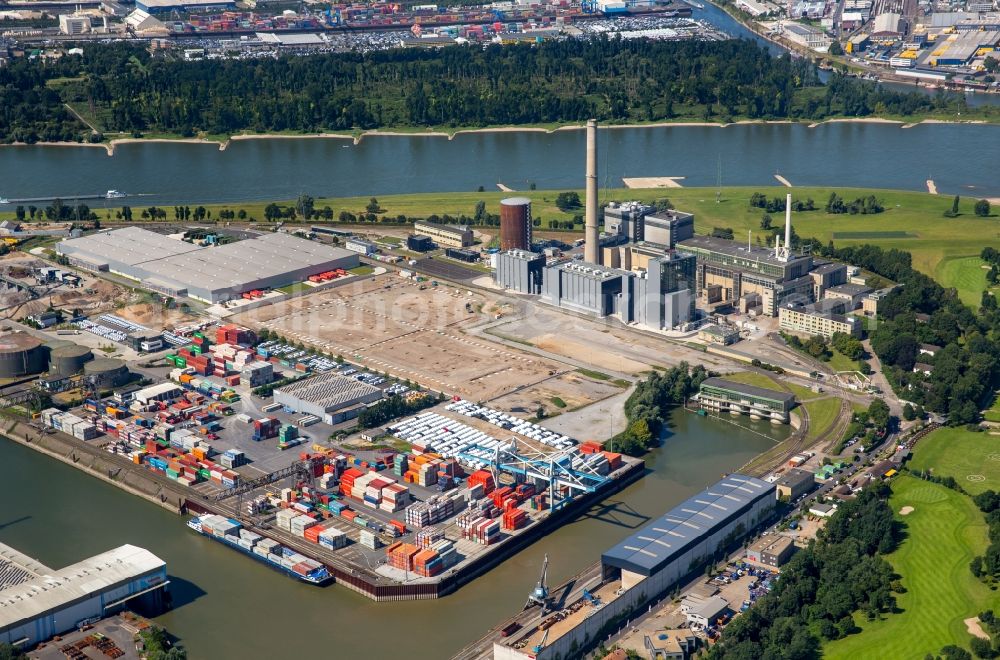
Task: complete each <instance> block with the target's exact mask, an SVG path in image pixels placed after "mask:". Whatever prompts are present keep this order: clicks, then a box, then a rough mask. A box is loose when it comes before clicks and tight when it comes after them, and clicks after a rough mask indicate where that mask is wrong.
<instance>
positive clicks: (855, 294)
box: [824, 283, 872, 311]
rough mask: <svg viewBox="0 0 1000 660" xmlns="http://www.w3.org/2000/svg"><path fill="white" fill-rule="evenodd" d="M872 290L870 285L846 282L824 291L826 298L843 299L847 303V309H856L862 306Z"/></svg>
mask: <svg viewBox="0 0 1000 660" xmlns="http://www.w3.org/2000/svg"><path fill="white" fill-rule="evenodd" d="M871 292H872V288H871V287H870V286H865V285H864V284H850V283H845V284H838V285H836V286H832V287H830V288H828V289H827V290H826V291H825V293H824V298H830V299H833V300H843V301H845V302H846V303H847V311H854V310H855V309H858V308H860V307H861V303H862V301H863V300H864V299H865V296H867V295H868V294H869V293H871Z"/></svg>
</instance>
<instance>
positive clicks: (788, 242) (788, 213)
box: [785, 193, 792, 259]
mask: <svg viewBox="0 0 1000 660" xmlns="http://www.w3.org/2000/svg"><path fill="white" fill-rule="evenodd" d="M791 249H792V194H791V193H788V195H786V196H785V257H786V258H788V259H790V258H791V256H792V253H791Z"/></svg>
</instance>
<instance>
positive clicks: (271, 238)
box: [142, 233, 351, 289]
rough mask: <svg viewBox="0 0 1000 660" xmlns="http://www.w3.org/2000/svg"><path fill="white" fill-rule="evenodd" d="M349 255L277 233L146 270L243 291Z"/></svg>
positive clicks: (167, 277) (180, 257)
mask: <svg viewBox="0 0 1000 660" xmlns="http://www.w3.org/2000/svg"><path fill="white" fill-rule="evenodd" d="M349 255H351V253H350V252H348V251H347V250H342V249H340V248H335V247H330V246H327V245H324V244H322V243H314V242H312V241H308V240H305V239H302V238H297V237H295V236H290V235H288V234H277V233H275V234H264V235H262V236H259V237H257V238H254V239H250V240H245V241H237V242H235V243H227V244H226V245H220V246H219V247H215V248H208V249H204V250H197V251H195V252H187V253H185V254H179V255H176V256H174V257H172V258H169V259H160V260H157V261H152V262H149V263H144V264H142V268H143V270H145V271H147V272H148V273H150V275H152V276H156V277H159V278H160V279H163V280H168V281H169V280H172V281H174V282H178V283H180V284H184V285H187V286H189V287H200V288H206V289H222V288H230V287H235V288H239V287H240V285H241V284H243V283H245V282H253V281H255V280H260V279H265V278H269V277H278V276H280V275H282V274H283V273H288V272H292V271H294V270H298V269H299V268H303V267H305V266H308V265H310V264H315V263H322V262H325V261H328V260H330V259H337V258H339V257H343V256H349Z"/></svg>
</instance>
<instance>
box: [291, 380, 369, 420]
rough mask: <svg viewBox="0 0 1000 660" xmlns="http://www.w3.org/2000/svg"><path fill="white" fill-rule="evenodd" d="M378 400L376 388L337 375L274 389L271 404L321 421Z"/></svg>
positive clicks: (297, 382)
mask: <svg viewBox="0 0 1000 660" xmlns="http://www.w3.org/2000/svg"><path fill="white" fill-rule="evenodd" d="M381 398H382V390H380V389H379V388H377V387H374V386H372V385H368V384H367V383H362V382H361V381H358V380H355V379H353V378H348V377H347V376H341V375H340V374H337V373H328V374H323V375H321V376H314V377H312V378H305V379H302V380H299V381H296V382H294V383H291V384H289V385H285V386H283V387H280V388H278V389H276V390H274V401H275V403H280V404H282V405H283V406H286V407H288V408H291V409H292V410H294V411H295V412H298V413H307V414H310V415H316V416H317V417H319V418H321V419H324V420H325V419H326V418H327V417H329V416H330V414H331V413H333V412H336V411H338V410H342V409H344V408H350V407H352V406H357V405H359V404H364V403H371V402H373V401H378V400H379V399H381ZM328 423H329V422H328Z"/></svg>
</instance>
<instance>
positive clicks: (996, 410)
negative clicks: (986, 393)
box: [983, 396, 1000, 422]
mask: <svg viewBox="0 0 1000 660" xmlns="http://www.w3.org/2000/svg"><path fill="white" fill-rule="evenodd" d="M983 417H984V418H985V419H986V421H988V422H1000V396H998V397H997V398H996V399H995V400H994V401H993V405H992V406H990V408H989V410H987V411H986V412H985V413H983Z"/></svg>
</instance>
